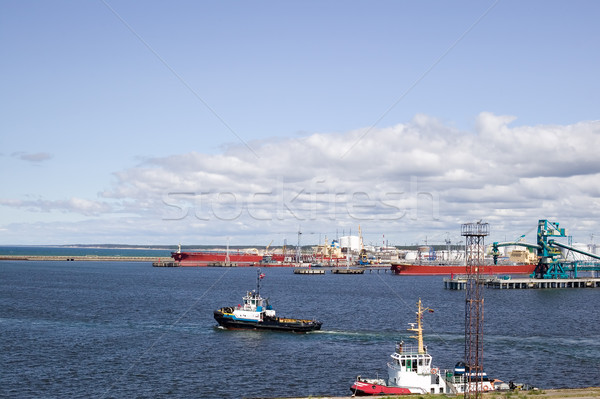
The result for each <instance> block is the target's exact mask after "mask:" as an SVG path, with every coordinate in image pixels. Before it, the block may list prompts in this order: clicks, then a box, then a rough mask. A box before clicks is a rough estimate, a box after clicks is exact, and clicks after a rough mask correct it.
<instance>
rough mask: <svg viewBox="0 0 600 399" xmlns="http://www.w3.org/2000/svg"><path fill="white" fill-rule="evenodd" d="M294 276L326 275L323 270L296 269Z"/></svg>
mask: <svg viewBox="0 0 600 399" xmlns="http://www.w3.org/2000/svg"><path fill="white" fill-rule="evenodd" d="M294 274H325V270H323V269H306V268H302V269H294Z"/></svg>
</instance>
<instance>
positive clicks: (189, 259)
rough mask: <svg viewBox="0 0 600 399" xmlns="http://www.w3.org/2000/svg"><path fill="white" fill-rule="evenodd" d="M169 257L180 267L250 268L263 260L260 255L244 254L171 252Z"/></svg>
mask: <svg viewBox="0 0 600 399" xmlns="http://www.w3.org/2000/svg"><path fill="white" fill-rule="evenodd" d="M171 257H172V258H173V260H175V261H176V262H179V264H180V265H181V266H211V265H215V264H220V263H226V262H229V263H235V264H237V265H238V266H250V265H254V264H255V263H257V262H260V261H261V260H262V259H263V256H262V255H258V254H249V253H244V252H229V254H228V253H227V252H216V251H214V252H212V251H206V252H172V253H171Z"/></svg>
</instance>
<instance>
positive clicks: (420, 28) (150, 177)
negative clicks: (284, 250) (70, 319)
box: [0, 0, 600, 245]
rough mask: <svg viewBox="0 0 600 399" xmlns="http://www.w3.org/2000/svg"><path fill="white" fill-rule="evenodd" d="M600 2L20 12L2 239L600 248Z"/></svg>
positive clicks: (5, 84)
mask: <svg viewBox="0 0 600 399" xmlns="http://www.w3.org/2000/svg"><path fill="white" fill-rule="evenodd" d="M599 15H600V3H599V2H597V1H577V2H564V1H528V2H521V1H459V2H446V1H429V2H417V1H385V0H384V1H377V2H371V1H344V2H342V1H308V2H306V1H302V2H300V1H290V2H278V1H277V2H271V1H263V2H252V1H243V2H237V1H228V2H208V1H176V2H163V1H145V2H143V3H140V2H136V1H122V0H106V1H103V0H99V1H59V0H57V1H51V2H48V1H25V2H23V1H11V0H7V1H2V2H1V3H0V54H2V62H0V73H1V74H2V77H3V78H2V79H1V86H0V99H1V103H2V104H1V111H0V112H1V118H0V165H1V167H0V168H1V170H2V173H1V174H0V179H1V180H0V182H1V189H0V245H14V244H71V243H84V244H91V243H123V244H177V243H179V242H181V243H183V244H225V243H226V241H227V239H228V238H229V240H230V242H231V243H232V244H257V245H266V244H268V243H269V242H270V241H271V240H273V245H281V244H282V243H283V241H284V240H286V239H287V241H288V242H290V243H295V242H296V241H297V235H296V232H297V231H298V229H301V230H302V231H303V233H304V234H303V236H302V242H303V243H306V244H308V243H316V242H317V241H319V240H324V239H325V237H328V238H333V237H334V236H335V235H336V234H337V235H342V234H348V233H350V232H352V233H353V234H355V233H357V231H358V226H359V225H360V226H361V228H362V231H363V235H364V237H365V242H367V243H368V242H372V243H379V242H382V241H383V240H384V239H385V240H387V241H389V242H390V243H391V244H398V245H403V244H414V243H419V244H422V243H424V242H425V241H427V242H428V243H443V242H444V240H445V239H450V240H451V241H453V242H457V241H460V240H461V237H460V224H461V223H465V222H471V221H477V220H480V219H481V220H483V221H486V222H488V223H490V229H491V235H490V238H489V239H488V240H489V241H504V240H513V239H515V238H517V237H519V236H520V235H522V234H528V237H531V239H530V241H533V240H534V239H535V238H534V237H533V234H532V233H533V232H534V229H535V228H536V226H537V221H538V219H549V220H551V221H555V222H560V224H561V226H562V227H566V228H567V229H568V231H569V234H571V235H572V236H573V240H574V241H576V242H587V243H589V242H590V241H591V240H592V239H593V236H592V235H595V237H596V238H595V242H598V241H600V225H599V223H600V222H599V221H600V156H599V151H600V95H599V93H600V79H599V77H598V76H599V75H598V69H599V66H600V40H599V38H600V24H598V17H599Z"/></svg>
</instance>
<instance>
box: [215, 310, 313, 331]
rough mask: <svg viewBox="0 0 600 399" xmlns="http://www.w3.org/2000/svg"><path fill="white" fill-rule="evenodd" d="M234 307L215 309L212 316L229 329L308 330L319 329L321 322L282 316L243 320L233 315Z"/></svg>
mask: <svg viewBox="0 0 600 399" xmlns="http://www.w3.org/2000/svg"><path fill="white" fill-rule="evenodd" d="M234 312H235V310H234V308H230V307H226V308H221V309H219V310H215V312H214V316H215V320H216V321H217V323H219V325H220V326H222V327H225V328H229V329H250V330H273V331H291V332H301V333H304V332H310V331H316V330H320V329H321V324H322V323H321V322H320V321H316V320H299V319H288V318H284V317H270V316H264V317H263V319H262V320H258V321H255V320H243V319H238V318H236V317H235V313H234Z"/></svg>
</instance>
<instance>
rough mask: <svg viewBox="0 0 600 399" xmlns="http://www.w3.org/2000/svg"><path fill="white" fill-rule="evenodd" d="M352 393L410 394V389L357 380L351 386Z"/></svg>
mask: <svg viewBox="0 0 600 399" xmlns="http://www.w3.org/2000/svg"><path fill="white" fill-rule="evenodd" d="M350 390H351V391H352V393H354V394H355V395H357V396H375V395H410V394H411V393H412V392H410V389H408V388H399V387H388V386H386V385H379V384H369V383H366V382H359V381H356V382H355V383H354V384H352V387H351V388H350Z"/></svg>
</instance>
